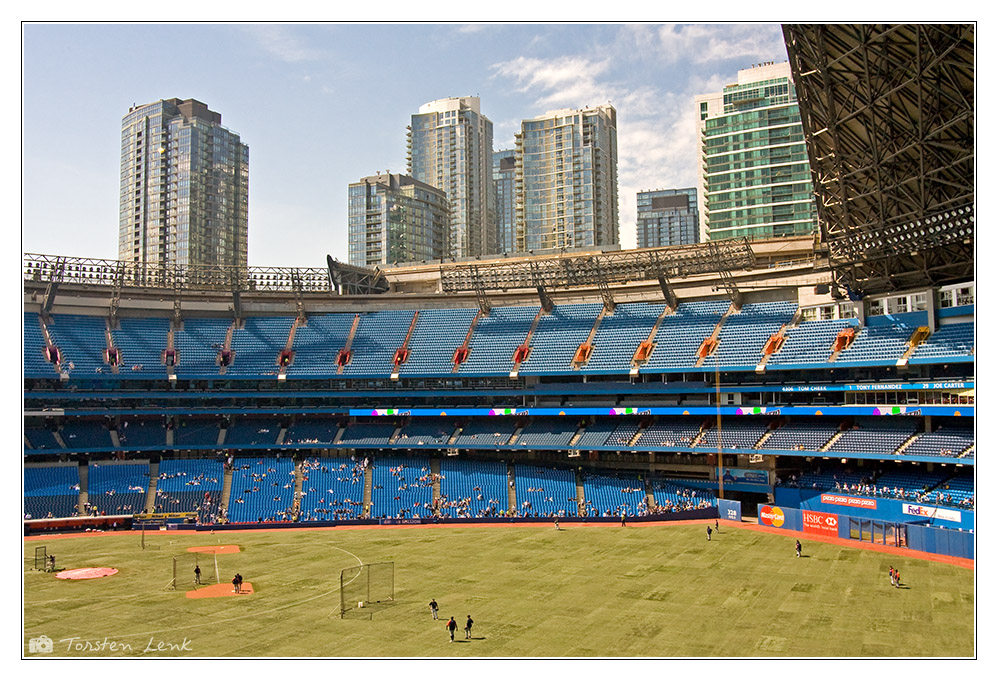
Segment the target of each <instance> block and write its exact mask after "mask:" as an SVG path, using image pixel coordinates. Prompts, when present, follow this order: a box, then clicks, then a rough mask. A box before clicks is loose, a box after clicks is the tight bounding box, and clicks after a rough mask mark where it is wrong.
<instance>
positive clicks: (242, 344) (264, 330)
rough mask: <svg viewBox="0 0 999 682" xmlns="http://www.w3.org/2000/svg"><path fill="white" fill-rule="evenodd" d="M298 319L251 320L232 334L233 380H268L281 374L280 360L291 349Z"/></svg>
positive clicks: (231, 367) (260, 318)
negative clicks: (293, 330)
mask: <svg viewBox="0 0 999 682" xmlns="http://www.w3.org/2000/svg"><path fill="white" fill-rule="evenodd" d="M294 323H295V318H294V317H250V318H247V319H246V320H244V321H243V326H242V328H239V327H237V328H236V329H234V330H233V333H232V345H231V346H230V349H231V350H232V352H233V360H232V364H231V365H230V366H229V369H228V370H227V371H226V373H227V374H231V375H233V376H268V375H275V376H276V375H277V373H278V356H279V355H280V354H281V351H282V350H283V349H284V348H285V346H287V345H288V336H289V334H290V333H291V328H292V325H294Z"/></svg>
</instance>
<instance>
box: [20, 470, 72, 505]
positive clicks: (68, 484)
mask: <svg viewBox="0 0 999 682" xmlns="http://www.w3.org/2000/svg"><path fill="white" fill-rule="evenodd" d="M79 500H80V468H79V465H77V464H76V463H75V462H73V463H72V464H68V465H66V466H58V465H55V466H40V467H35V466H25V467H24V513H25V514H26V515H29V516H30V517H31V518H33V519H42V518H46V517H50V516H51V517H54V518H64V517H67V516H75V515H76V512H77V509H76V506H77V503H78V502H79Z"/></svg>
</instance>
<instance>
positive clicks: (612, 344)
mask: <svg viewBox="0 0 999 682" xmlns="http://www.w3.org/2000/svg"><path fill="white" fill-rule="evenodd" d="M665 307H666V305H665V304H664V303H622V304H621V305H619V306H617V307H616V308H615V309H614V314H613V315H604V319H603V320H601V321H600V327H599V328H598V329H597V333H596V334H595V335H594V337H593V354H592V355H590V361H589V362H588V363H586V365H584V366H583V368H582V370H583V372H586V373H588V374H589V373H593V374H599V373H603V374H612V373H615V372H618V373H625V374H626V373H627V372H628V371H630V369H631V358H632V356H633V355H634V354H635V350H636V349H637V348H638V344H640V343H641V342H642V341H645V340H646V339H647V338H648V337H649V333H650V332H651V331H652V327H653V326H655V324H656V320H657V319H659V316H660V315H661V314H662V312H663V309H664V308H665Z"/></svg>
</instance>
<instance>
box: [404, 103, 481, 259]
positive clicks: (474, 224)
mask: <svg viewBox="0 0 999 682" xmlns="http://www.w3.org/2000/svg"><path fill="white" fill-rule="evenodd" d="M407 138H408V140H407V142H408V157H407V168H408V170H407V172H408V174H409V175H410V176H412V177H413V178H415V179H416V180H419V181H420V182H423V183H426V184H428V185H430V186H432V187H436V188H438V189H440V190H442V191H443V192H444V193H445V194H446V195H447V199H448V203H449V205H450V209H451V216H450V220H449V235H448V240H447V242H446V249H445V257H447V258H468V257H473V256H482V255H487V254H495V253H496V252H497V251H499V240H498V238H497V232H496V197H495V193H494V190H493V124H492V121H490V120H489V119H488V118H486V117H485V116H483V115H482V113H481V112H480V110H479V98H478V97H450V98H447V99H439V100H435V101H433V102H429V103H427V104H424V105H423V106H421V107H420V110H419V113H417V114H414V115H413V116H412V121H411V123H410V126H409V132H408V134H407Z"/></svg>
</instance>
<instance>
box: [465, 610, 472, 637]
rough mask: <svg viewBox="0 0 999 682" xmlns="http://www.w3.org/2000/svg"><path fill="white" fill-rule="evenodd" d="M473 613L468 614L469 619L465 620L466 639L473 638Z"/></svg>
mask: <svg viewBox="0 0 999 682" xmlns="http://www.w3.org/2000/svg"><path fill="white" fill-rule="evenodd" d="M472 622H473V621H472V615H471V614H469V615H468V620H466V621H465V639H471V638H472Z"/></svg>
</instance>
